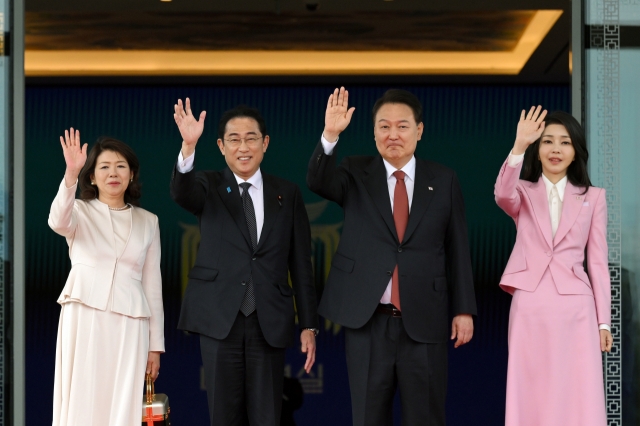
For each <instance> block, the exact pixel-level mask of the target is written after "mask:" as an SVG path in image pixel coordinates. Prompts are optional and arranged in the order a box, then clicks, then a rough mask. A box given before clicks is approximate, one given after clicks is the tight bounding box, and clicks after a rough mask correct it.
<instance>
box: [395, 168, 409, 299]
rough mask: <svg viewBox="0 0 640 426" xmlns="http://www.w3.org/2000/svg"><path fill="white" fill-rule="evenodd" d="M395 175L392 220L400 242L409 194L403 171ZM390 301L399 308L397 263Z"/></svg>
mask: <svg viewBox="0 0 640 426" xmlns="http://www.w3.org/2000/svg"><path fill="white" fill-rule="evenodd" d="M393 175H394V176H395V177H396V188H395V190H394V191H393V221H394V222H395V224H396V232H397V233H398V240H399V241H400V242H401V243H402V239H403V238H404V231H405V230H406V229H407V223H408V222H409V196H408V195H407V187H406V185H405V184H404V177H405V173H404V172H403V171H401V170H398V171H395V172H393ZM391 303H392V304H393V306H395V307H396V308H398V310H400V282H399V277H398V265H396V268H395V269H394V270H393V276H392V277H391Z"/></svg>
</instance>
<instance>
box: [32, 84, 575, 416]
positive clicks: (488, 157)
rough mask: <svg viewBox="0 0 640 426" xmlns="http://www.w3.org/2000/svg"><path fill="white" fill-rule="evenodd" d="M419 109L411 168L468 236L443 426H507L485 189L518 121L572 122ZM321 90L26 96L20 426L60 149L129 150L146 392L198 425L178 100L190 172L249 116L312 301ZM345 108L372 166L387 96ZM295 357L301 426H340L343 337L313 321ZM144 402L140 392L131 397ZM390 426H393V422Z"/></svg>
mask: <svg viewBox="0 0 640 426" xmlns="http://www.w3.org/2000/svg"><path fill="white" fill-rule="evenodd" d="M403 88H405V89H408V90H410V91H412V92H413V93H415V94H416V95H417V96H418V97H419V98H420V99H421V101H422V102H423V105H424V109H425V115H424V119H425V132H424V135H423V138H422V141H421V142H419V144H418V150H417V155H418V156H422V157H425V158H429V159H432V160H435V161H438V162H441V163H443V164H445V165H447V166H449V167H452V168H454V169H455V170H456V171H457V172H458V175H459V178H460V182H461V185H462V188H463V192H464V196H465V203H466V210H467V220H468V223H469V232H470V242H471V249H472V261H473V267H474V279H475V287H476V293H477V300H478V312H479V314H478V317H477V318H476V323H475V324H476V330H475V336H474V339H473V341H472V342H471V343H470V344H468V345H466V346H463V347H461V348H459V349H456V350H454V349H453V348H451V350H450V355H449V358H450V363H449V391H448V402H447V413H448V423H449V425H452V426H457V425H464V426H468V425H496V426H498V425H501V424H504V397H505V380H506V362H507V322H508V314H509V303H510V296H508V295H506V294H505V293H503V292H501V291H500V290H499V288H498V286H497V284H498V280H499V277H500V274H501V272H502V269H503V267H504V265H505V264H506V260H507V258H508V255H509V253H510V250H511V247H512V245H513V241H514V237H515V227H514V225H513V223H512V221H511V220H510V219H509V218H508V217H507V216H506V215H505V214H504V213H502V212H501V211H500V210H499V209H498V208H497V207H496V206H495V203H494V201H493V184H494V182H495V177H496V176H497V173H498V170H499V168H500V165H501V164H502V162H503V161H504V159H505V158H506V156H507V155H508V153H509V150H510V148H511V146H512V144H513V139H514V134H515V128H516V124H517V120H518V118H519V113H520V110H521V109H523V108H528V107H529V106H531V105H534V104H535V105H537V104H542V105H543V106H544V107H545V108H547V109H550V110H554V109H562V110H566V111H568V110H569V99H570V90H569V87H567V86H464V85H456V86H447V85H433V86H411V87H403ZM332 89H333V87H327V86H311V87H309V86H266V87H265V86H206V87H204V86H203V87H197V86H184V87H155V86H147V87H132V86H105V87H62V86H50V87H49V86H32V87H28V88H27V92H26V96H27V111H26V120H27V133H26V136H27V168H26V170H27V176H26V188H27V194H28V198H27V218H26V220H27V265H28V270H27V289H26V290H27V330H26V333H27V336H26V338H27V359H26V365H27V401H31V403H30V404H28V406H29V407H32V409H29V410H28V412H27V424H28V425H30V426H32V425H33V426H39V425H45V424H50V423H51V417H52V414H51V409H50V407H52V400H53V398H52V387H53V374H54V360H55V343H56V332H57V324H58V315H59V312H60V308H59V305H57V304H56V302H55V300H56V299H57V296H58V294H59V292H60V291H61V289H62V287H63V285H64V282H65V280H66V275H67V274H68V271H69V266H70V265H69V260H68V256H67V247H66V243H65V241H64V238H62V237H60V236H58V235H56V234H55V233H53V231H51V230H50V229H49V228H48V226H47V217H48V212H49V207H50V203H51V201H52V200H53V197H54V196H55V193H56V190H57V186H58V185H59V183H60V181H61V179H62V177H63V173H64V160H63V157H62V153H61V150H60V144H59V140H58V136H59V135H61V134H62V132H63V131H64V129H65V128H69V127H70V126H73V127H75V128H78V129H80V131H81V134H82V140H83V141H84V142H89V143H90V145H91V144H92V142H93V141H95V140H96V138H97V137H98V136H101V135H110V136H114V137H116V138H118V139H121V140H123V141H125V142H127V143H128V144H130V145H131V146H132V147H133V148H134V150H135V151H136V153H137V154H138V156H139V158H140V160H141V164H142V168H141V174H140V178H141V180H142V183H143V194H144V196H143V198H142V205H143V207H144V208H146V209H148V210H150V211H152V212H154V213H156V214H157V215H158V216H159V218H160V227H161V235H162V250H163V252H162V272H163V287H164V292H163V294H164V303H165V337H166V349H167V352H166V354H165V355H163V356H162V361H161V362H162V372H163V374H162V376H161V379H159V380H158V382H157V390H158V391H159V392H164V393H167V394H168V395H169V397H170V400H171V410H172V415H173V424H174V425H177V426H181V425H188V424H197V425H199V424H206V422H207V419H208V414H207V406H206V398H205V392H204V390H203V385H202V382H201V362H200V351H199V344H198V338H197V337H196V336H188V335H186V334H184V333H183V332H180V331H178V330H176V324H177V319H178V315H179V310H180V301H181V296H182V290H183V285H184V277H185V275H186V271H187V270H188V266H189V264H190V262H191V261H192V256H193V253H194V250H195V248H196V247H197V242H198V238H199V236H198V232H197V227H195V223H196V222H195V220H194V218H193V217H192V216H191V215H189V214H188V213H186V212H184V211H182V210H181V209H180V208H179V207H178V206H176V205H175V204H174V203H173V202H172V200H171V199H170V197H169V178H170V173H171V169H172V167H173V165H174V163H175V161H176V158H177V155H178V152H179V149H180V144H181V139H180V136H179V133H178V131H177V129H176V126H175V123H174V121H173V116H172V114H173V104H174V103H175V102H176V100H177V99H178V98H183V99H184V98H185V97H187V96H189V97H190V98H191V99H192V105H193V108H194V110H195V111H197V112H199V111H200V110H202V109H205V110H206V111H207V117H208V118H207V121H206V124H205V132H204V135H203V137H202V139H201V142H200V143H199V145H198V153H197V156H198V167H199V168H208V169H209V168H214V169H216V168H222V167H224V166H225V163H224V160H223V157H222V156H221V155H220V153H219V151H218V148H217V147H216V145H215V139H216V134H217V119H218V117H219V116H220V114H221V113H222V112H223V111H224V110H226V109H229V108H231V107H233V106H235V105H237V104H240V103H244V104H248V105H251V106H255V107H257V108H259V109H260V110H261V111H262V113H263V115H264V117H265V119H266V122H267V126H268V133H269V134H270V136H271V144H270V146H269V150H268V152H267V154H266V156H265V159H264V162H263V164H262V168H263V170H265V171H266V172H268V173H272V174H277V175H280V176H282V177H284V178H286V179H289V180H291V181H294V182H296V183H297V184H298V185H299V186H300V187H301V189H302V191H303V195H304V198H305V202H306V204H307V210H308V212H309V216H310V220H311V223H312V234H313V261H314V267H315V275H316V285H317V286H318V287H319V288H320V289H321V287H322V285H323V283H324V279H325V277H326V273H327V272H328V266H329V265H330V260H331V256H332V255H333V252H334V251H335V247H336V245H337V240H338V239H339V234H340V227H341V222H342V211H341V209H340V208H339V207H338V206H336V205H334V204H332V203H328V202H325V201H323V200H322V199H320V198H319V197H318V196H316V195H315V194H312V193H311V192H310V191H309V190H308V189H307V188H306V185H305V183H304V178H305V174H306V165H307V162H308V159H309V157H310V155H311V153H312V151H313V149H314V147H315V144H316V143H317V141H318V138H319V137H320V134H321V132H322V128H323V125H324V109H325V107H326V100H327V97H328V95H329V94H330V93H331V91H332ZM348 89H349V92H350V101H351V102H352V105H353V106H355V107H356V112H355V115H354V118H353V121H352V123H351V125H350V126H349V128H348V129H347V131H345V133H344V134H343V135H342V136H341V140H342V145H341V149H340V154H341V155H353V154H374V153H375V152H376V150H375V143H374V140H373V131H372V121H371V112H370V111H371V107H372V106H373V103H374V101H375V99H377V98H378V97H379V96H380V95H381V94H382V93H383V92H384V90H386V89H387V87H380V86H353V87H349V88H348ZM303 362H304V357H303V356H302V355H301V354H300V353H299V348H297V347H296V348H291V349H289V350H288V352H287V368H286V371H285V373H286V374H287V375H290V376H294V377H298V378H299V379H300V380H301V382H302V385H303V387H304V389H305V402H304V405H303V407H302V408H301V409H300V410H299V411H298V412H297V413H296V419H297V421H298V424H299V425H305V426H316V425H317V426H321V425H322V426H324V425H329V424H330V425H336V426H343V425H344V426H347V425H350V422H351V412H350V409H351V408H350V397H349V390H348V382H347V372H346V365H345V360H344V333H343V331H342V329H341V327H340V326H338V325H336V324H332V323H330V322H328V321H325V320H322V321H321V333H320V336H319V338H318V357H317V361H316V365H315V366H314V368H313V371H312V374H311V375H306V374H302V365H303ZM141 395H142V384H141ZM396 420H397V424H399V422H398V421H399V417H398V418H397V419H396Z"/></svg>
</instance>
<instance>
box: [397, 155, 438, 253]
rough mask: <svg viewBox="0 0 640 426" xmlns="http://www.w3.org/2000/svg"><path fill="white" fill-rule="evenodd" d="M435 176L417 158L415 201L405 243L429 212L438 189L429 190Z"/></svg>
mask: <svg viewBox="0 0 640 426" xmlns="http://www.w3.org/2000/svg"><path fill="white" fill-rule="evenodd" d="M434 177H435V176H434V175H433V173H432V172H431V170H429V167H428V166H427V165H426V163H424V162H423V161H422V160H420V159H418V158H417V157H416V176H415V182H414V185H413V201H412V202H411V210H410V213H409V223H408V224H407V230H406V231H405V233H404V241H409V237H411V234H412V233H413V231H415V230H416V228H417V227H418V224H419V223H420V220H421V219H422V216H423V215H424V213H425V212H426V211H427V208H428V207H429V204H431V200H432V199H433V194H434V191H435V190H437V189H438V188H436V189H432V190H429V188H430V186H429V183H430V182H431V181H432V180H433V178H434Z"/></svg>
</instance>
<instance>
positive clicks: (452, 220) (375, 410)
mask: <svg viewBox="0 0 640 426" xmlns="http://www.w3.org/2000/svg"><path fill="white" fill-rule="evenodd" d="M348 96H349V94H348V92H347V91H346V90H345V89H344V87H343V88H341V89H340V90H338V89H336V90H335V91H334V93H333V94H332V95H331V96H330V97H329V102H328V105H327V112H326V116H325V128H324V132H323V134H322V138H321V140H320V142H319V143H318V145H317V147H316V150H315V152H314V153H313V156H312V157H311V161H310V162H309V169H308V173H307V184H308V185H309V188H310V189H311V190H312V191H314V192H315V193H317V194H318V195H320V196H322V197H324V198H326V199H328V200H331V201H335V202H336V203H338V204H339V205H340V206H342V208H343V209H344V226H343V231H342V236H341V238H340V243H339V245H338V249H337V252H336V253H335V255H334V257H333V261H332V264H331V271H330V273H329V278H328V280H327V283H326V286H325V289H324V294H323V296H322V300H321V302H320V307H319V313H320V314H321V315H323V316H324V317H326V318H327V319H329V320H331V321H333V322H336V323H338V324H341V325H343V326H344V327H345V338H346V352H347V367H348V371H349V384H350V387H351V402H352V411H353V424H354V426H365V425H367V426H374V425H375V426H377V425H379V426H390V425H393V413H392V407H393V399H394V395H395V392H396V390H397V389H399V391H400V400H401V403H402V424H403V425H410V426H416V425H420V426H423V425H429V426H441V425H444V424H445V396H446V385H447V340H448V337H449V336H450V337H451V339H456V342H455V347H459V346H460V345H463V344H465V343H467V342H469V341H470V340H471V337H472V335H473V319H472V315H475V314H476V303H475V293H474V288H473V278H472V271H471V260H470V255H469V242H468V239H467V225H466V220H465V211H464V203H463V199H462V192H461V190H460V185H459V183H458V179H457V177H456V174H455V172H454V171H453V170H451V169H448V168H446V167H444V166H442V165H440V164H437V163H434V162H432V161H426V160H422V159H419V158H417V157H415V156H414V152H415V149H416V146H417V142H418V140H420V138H421V136H422V132H423V127H424V126H423V123H422V106H421V104H420V101H419V100H418V99H417V98H416V97H415V96H414V95H413V94H411V93H409V92H407V91H404V90H389V91H387V92H386V93H385V94H384V96H382V98H380V99H379V100H378V101H377V102H376V104H375V105H374V107H373V120H374V123H373V124H374V136H375V141H376V147H377V148H378V152H379V153H380V155H377V156H373V157H371V156H359V157H355V156H354V157H346V158H344V159H343V160H342V162H341V163H340V165H339V166H338V165H337V160H336V157H337V148H338V147H337V145H339V144H340V142H338V137H339V135H340V133H341V132H342V131H344V129H345V128H346V127H347V126H348V124H349V122H350V120H351V116H352V115H353V112H354V108H349V107H348ZM449 305H451V307H450V308H449ZM450 312H451V313H452V314H453V317H454V318H453V323H452V327H451V328H452V329H451V333H449V326H448V318H449V313H450Z"/></svg>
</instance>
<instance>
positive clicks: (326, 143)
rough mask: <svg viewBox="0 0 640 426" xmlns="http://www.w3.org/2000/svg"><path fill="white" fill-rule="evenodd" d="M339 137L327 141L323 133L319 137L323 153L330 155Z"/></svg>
mask: <svg viewBox="0 0 640 426" xmlns="http://www.w3.org/2000/svg"><path fill="white" fill-rule="evenodd" d="M339 140H340V138H338V139H336V141H335V142H329V141H328V140H326V139H325V138H324V134H323V135H322V136H321V137H320V142H321V143H322V147H323V148H324V155H331V154H332V153H333V148H335V147H336V144H337V143H338V141H339Z"/></svg>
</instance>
